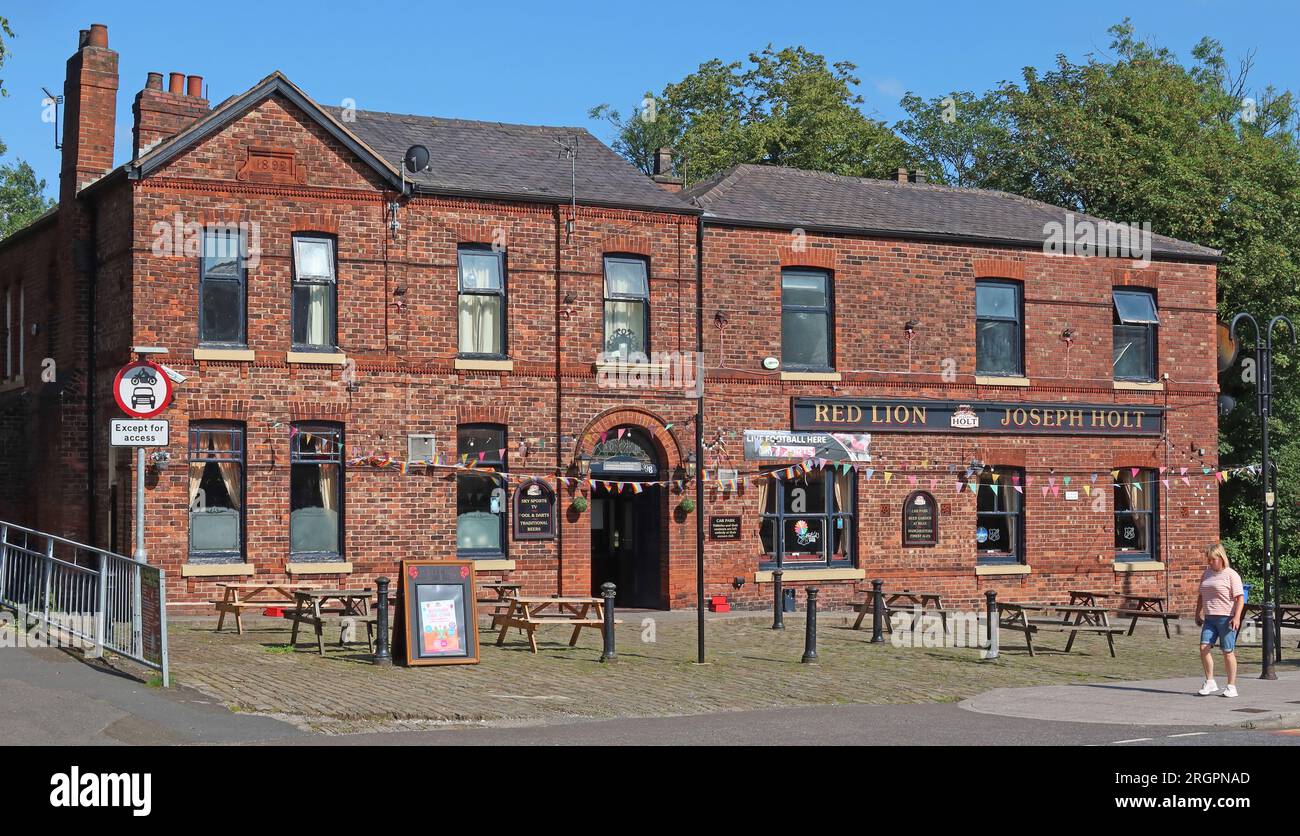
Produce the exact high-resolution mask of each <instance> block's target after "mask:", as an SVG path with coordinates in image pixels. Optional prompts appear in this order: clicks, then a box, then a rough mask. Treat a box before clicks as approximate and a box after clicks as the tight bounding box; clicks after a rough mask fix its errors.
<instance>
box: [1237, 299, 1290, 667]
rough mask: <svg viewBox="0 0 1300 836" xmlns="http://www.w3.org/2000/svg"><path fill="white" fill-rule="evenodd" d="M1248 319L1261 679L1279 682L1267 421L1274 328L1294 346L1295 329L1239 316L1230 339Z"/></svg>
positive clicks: (1278, 319)
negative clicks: (1255, 436)
mask: <svg viewBox="0 0 1300 836" xmlns="http://www.w3.org/2000/svg"><path fill="white" fill-rule="evenodd" d="M1243 319H1245V320H1248V321H1249V322H1250V324H1251V325H1253V326H1255V374H1256V383H1255V395H1256V397H1255V411H1256V413H1257V414H1258V415H1259V424H1260V442H1261V447H1262V450H1261V460H1260V473H1261V474H1262V476H1263V481H1264V485H1263V488H1264V490H1263V494H1264V495H1263V501H1262V504H1261V506H1260V523H1261V525H1262V527H1263V535H1264V536H1263V541H1264V560H1263V564H1262V569H1263V575H1264V600H1263V601H1261V602H1260V621H1261V622H1262V628H1263V631H1264V641H1263V670H1262V671H1260V674H1259V678H1260V679H1277V672H1276V671H1275V670H1274V669H1273V663H1274V662H1275V661H1277V662H1280V661H1281V660H1282V635H1281V629H1280V626H1281V625H1280V624H1275V619H1274V617H1273V605H1274V603H1276V602H1275V600H1274V599H1276V598H1277V595H1278V586H1279V584H1280V582H1281V579H1282V577H1281V573H1280V572H1279V569H1278V565H1277V562H1276V560H1277V558H1276V555H1275V554H1274V551H1275V550H1276V549H1275V545H1276V544H1275V542H1274V535H1273V531H1272V529H1273V511H1274V509H1275V507H1276V505H1277V479H1276V473H1275V472H1274V471H1275V468H1274V467H1273V465H1272V463H1271V462H1270V461H1269V457H1268V419H1269V415H1270V414H1271V412H1272V407H1273V329H1274V327H1275V326H1276V325H1277V324H1278V323H1284V324H1285V325H1286V329H1287V330H1288V331H1289V332H1291V342H1292V345H1294V344H1295V342H1296V333H1295V326H1293V325H1292V324H1291V320H1289V319H1287V318H1286V317H1285V316H1280V315H1279V316H1275V317H1273V318H1272V319H1271V320H1269V323H1268V328H1267V330H1264V329H1261V328H1260V327H1259V322H1258V321H1256V319H1255V317H1253V316H1251V315H1250V314H1248V313H1244V312H1243V313H1239V314H1237V315H1236V316H1234V317H1233V318H1232V325H1231V326H1229V329H1228V338H1229V339H1230V340H1232V342H1234V343H1235V342H1236V341H1237V323H1238V322H1240V321H1241V320H1243Z"/></svg>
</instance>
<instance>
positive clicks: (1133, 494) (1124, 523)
mask: <svg viewBox="0 0 1300 836" xmlns="http://www.w3.org/2000/svg"><path fill="white" fill-rule="evenodd" d="M1134 470H1136V471H1137V473H1134V472H1133V471H1134ZM1159 484H1160V483H1159V481H1158V478H1157V476H1156V473H1155V471H1153V470H1147V469H1143V468H1132V467H1124V468H1120V470H1119V476H1117V477H1116V479H1115V559H1116V560H1154V559H1155V557H1154V555H1156V554H1157V553H1158V552H1157V551H1156V549H1155V541H1156V532H1157V527H1156V524H1155V520H1156V513H1157V507H1158V502H1157V499H1158V498H1159V494H1158V493H1157V486H1158V485H1159Z"/></svg>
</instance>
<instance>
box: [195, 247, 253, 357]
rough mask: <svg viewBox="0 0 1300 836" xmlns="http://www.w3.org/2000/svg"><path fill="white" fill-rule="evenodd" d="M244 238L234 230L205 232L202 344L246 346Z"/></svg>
mask: <svg viewBox="0 0 1300 836" xmlns="http://www.w3.org/2000/svg"><path fill="white" fill-rule="evenodd" d="M245 281H246V278H245V269H244V238H243V235H242V234H241V233H240V231H239V230H238V229H237V228H235V227H233V226H215V227H208V228H206V229H205V230H204V231H203V253H202V255H201V256H200V258H199V342H200V343H203V344H205V345H227V346H243V345H246V344H247V336H246V334H245V328H244V320H245V299H246V291H245Z"/></svg>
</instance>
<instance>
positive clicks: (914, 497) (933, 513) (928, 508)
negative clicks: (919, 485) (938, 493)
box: [903, 491, 939, 548]
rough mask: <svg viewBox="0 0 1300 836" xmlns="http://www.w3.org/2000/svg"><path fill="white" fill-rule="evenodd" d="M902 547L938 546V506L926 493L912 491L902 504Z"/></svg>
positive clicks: (932, 497)
mask: <svg viewBox="0 0 1300 836" xmlns="http://www.w3.org/2000/svg"><path fill="white" fill-rule="evenodd" d="M903 545H904V546H906V547H909V548H912V547H918V546H937V545H939V506H938V505H937V504H936V503H935V501H934V496H932V495H931V494H930V493H929V492H928V491H913V492H912V493H910V494H908V495H907V499H906V500H905V501H904V502H903Z"/></svg>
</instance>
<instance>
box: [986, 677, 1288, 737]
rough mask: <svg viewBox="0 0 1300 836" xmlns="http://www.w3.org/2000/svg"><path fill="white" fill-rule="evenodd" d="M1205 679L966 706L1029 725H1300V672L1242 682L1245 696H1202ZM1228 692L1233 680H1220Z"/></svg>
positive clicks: (1013, 691)
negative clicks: (1051, 722) (1043, 722)
mask: <svg viewBox="0 0 1300 836" xmlns="http://www.w3.org/2000/svg"><path fill="white" fill-rule="evenodd" d="M1201 682H1202V680H1201V678H1200V677H1199V676H1197V677H1181V678H1178V679H1152V680H1146V681H1139V682H1093V683H1079V684H1071V685H1039V686H1035V687H1030V688H995V689H993V690H992V691H988V692H985V693H983V694H979V695H977V696H974V697H971V698H969V699H966V700H963V701H962V702H961V703H960V705H961V707H962V708H965V709H967V710H968V711H974V712H977V713H980V714H994V715H998V716H1002V717H1020V718H1022V719H1028V720H1061V721H1070V722H1074V723H1137V724H1141V725H1151V726H1242V725H1243V724H1253V725H1256V726H1265V725H1269V726H1275V725H1283V724H1300V672H1297V671H1289V672H1282V673H1279V674H1278V677H1277V679H1275V680H1263V679H1258V678H1255V677H1250V678H1246V677H1239V678H1238V680H1237V690H1238V692H1240V694H1241V696H1239V697H1237V698H1236V699H1226V698H1224V697H1221V696H1219V695H1218V694H1213V695H1211V696H1208V697H1202V696H1200V695H1198V694H1197V693H1196V691H1197V689H1199V688H1200V687H1201ZM1218 683H1219V685H1220V686H1223V685H1225V684H1226V683H1227V679H1226V678H1224V677H1223V676H1220V677H1218Z"/></svg>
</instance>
